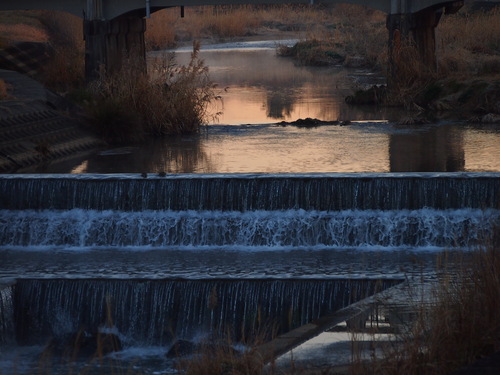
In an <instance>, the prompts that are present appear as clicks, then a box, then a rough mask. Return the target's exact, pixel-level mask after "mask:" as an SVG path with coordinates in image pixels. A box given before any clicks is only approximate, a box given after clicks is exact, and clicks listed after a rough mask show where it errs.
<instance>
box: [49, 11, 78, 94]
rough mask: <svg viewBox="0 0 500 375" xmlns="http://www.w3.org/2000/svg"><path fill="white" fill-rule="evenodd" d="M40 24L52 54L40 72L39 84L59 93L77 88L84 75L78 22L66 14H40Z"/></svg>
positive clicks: (75, 18)
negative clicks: (40, 80)
mask: <svg viewBox="0 0 500 375" xmlns="http://www.w3.org/2000/svg"><path fill="white" fill-rule="evenodd" d="M40 21H41V22H42V24H43V25H44V27H45V28H46V30H47V33H48V34H49V36H50V43H51V44H52V46H53V47H54V51H55V53H54V56H53V57H52V61H51V62H50V64H47V65H46V66H45V69H44V71H43V73H42V80H43V82H44V83H45V84H46V85H47V86H48V87H49V88H51V89H53V90H56V91H60V92H61V91H70V90H73V89H76V88H78V87H81V86H82V85H83V82H84V74H85V59H84V51H85V44H84V41H83V28H82V20H81V19H80V18H78V17H76V16H73V15H71V14H69V13H64V12H56V11H41V12H40Z"/></svg>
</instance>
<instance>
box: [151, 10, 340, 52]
mask: <svg viewBox="0 0 500 375" xmlns="http://www.w3.org/2000/svg"><path fill="white" fill-rule="evenodd" d="M331 15H332V12H331V10H330V9H329V8H325V7H319V6H314V7H310V6H307V5H279V6H273V5H267V6H266V5H260V6H259V5H231V6H229V5H228V6H204V7H186V8H185V18H181V16H180V10H179V8H170V9H164V10H162V11H159V12H156V13H154V14H153V15H152V17H151V19H149V20H148V23H147V31H146V43H147V47H148V48H149V49H162V48H168V47H174V46H176V45H178V44H182V43H183V42H186V41H191V40H193V39H204V38H206V39H215V40H220V39H224V38H234V37H243V36H252V35H264V36H267V35H272V34H278V33H283V32H286V33H299V34H300V35H302V37H304V38H306V36H307V35H308V34H315V35H318V34H322V33H323V31H322V30H328V29H329V28H331V27H332V19H331Z"/></svg>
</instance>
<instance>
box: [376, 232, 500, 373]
mask: <svg viewBox="0 0 500 375" xmlns="http://www.w3.org/2000/svg"><path fill="white" fill-rule="evenodd" d="M499 245H500V244H499V243H498V239H496V240H495V239H493V240H492V241H491V242H490V243H488V246H487V247H485V248H479V249H477V250H475V251H474V252H473V253H472V254H463V256H462V257H461V258H460V259H459V262H458V264H459V267H458V269H456V268H455V267H453V268H452V269H449V270H447V271H446V272H443V277H442V278H441V280H440V281H439V283H438V285H437V287H436V288H435V290H434V291H433V297H434V301H435V303H434V304H432V305H431V306H430V307H427V306H422V308H421V310H420V313H419V315H418V317H417V319H416V320H415V321H414V322H413V324H412V325H411V327H410V329H409V330H408V331H407V332H405V333H403V334H402V335H401V336H400V337H399V343H398V344H397V345H395V346H394V350H393V351H391V352H390V353H387V355H386V357H385V358H384V359H383V360H379V361H375V362H374V363H371V364H369V366H370V368H371V372H372V373H375V374H402V373H405V374H415V375H417V374H419V375H420V374H422V375H426V374H450V373H452V372H453V371H455V370H457V369H459V368H461V367H463V366H465V365H467V364H469V363H472V362H474V361H475V360H477V359H479V358H482V357H484V356H488V355H490V354H492V353H494V352H495V351H498V350H500V314H499V311H500V246H499ZM445 263H446V262H445Z"/></svg>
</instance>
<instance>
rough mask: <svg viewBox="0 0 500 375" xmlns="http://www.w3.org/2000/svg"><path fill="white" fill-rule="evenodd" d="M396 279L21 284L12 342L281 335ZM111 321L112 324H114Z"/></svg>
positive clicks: (162, 340)
mask: <svg viewBox="0 0 500 375" xmlns="http://www.w3.org/2000/svg"><path fill="white" fill-rule="evenodd" d="M396 283H398V281H397V280H387V281H384V282H379V281H377V280H292V279H289V280H273V279H267V280H262V279H260V280H208V281H207V280H99V279H98V280H88V279H87V280H60V279H59V280H32V279H26V280H19V281H18V282H17V284H16V286H15V288H14V306H15V310H14V316H15V322H16V327H18V329H17V340H18V342H21V343H23V344H33V343H39V342H42V343H43V342H45V341H46V338H47V337H58V336H59V337H63V336H64V335H67V334H70V333H74V332H78V330H80V329H85V330H88V331H90V332H93V331H96V330H97V329H98V328H99V327H100V326H106V325H111V326H115V327H116V328H117V329H118V331H119V332H120V334H121V335H122V338H123V339H124V341H125V342H126V343H128V344H135V345H137V344H142V345H159V344H163V345H165V344H168V343H170V342H171V341H172V339H173V338H183V339H192V338H193V337H195V336H197V335H200V334H202V333H209V332H211V333H212V334H216V335H219V336H222V337H224V336H225V335H227V332H229V331H232V332H233V338H235V339H240V338H241V337H242V336H245V337H248V335H249V334H250V335H251V334H255V333H256V332H260V333H261V334H266V333H267V334H270V333H271V332H272V331H273V329H274V330H275V331H276V332H278V333H280V332H286V331H288V330H289V329H293V328H296V327H298V326H300V325H303V324H306V323H308V322H310V321H312V320H315V319H318V318H319V317H321V316H323V315H325V314H327V313H332V312H334V311H336V310H338V309H340V308H342V307H345V306H347V305H348V304H350V303H353V302H356V301H357V300H359V299H361V298H364V297H367V296H370V295H372V294H373V293H374V292H375V291H376V290H377V289H378V290H379V291H380V290H383V289H385V288H387V287H389V286H392V285H395V284H396ZM109 317H111V321H108V320H110V319H109Z"/></svg>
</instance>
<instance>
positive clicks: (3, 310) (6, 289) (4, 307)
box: [0, 285, 14, 344]
mask: <svg viewBox="0 0 500 375" xmlns="http://www.w3.org/2000/svg"><path fill="white" fill-rule="evenodd" d="M13 311H14V307H13V303H12V286H10V285H0V344H10V343H12V341H13V338H14V335H13V333H14V322H13V318H14V316H13Z"/></svg>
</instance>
